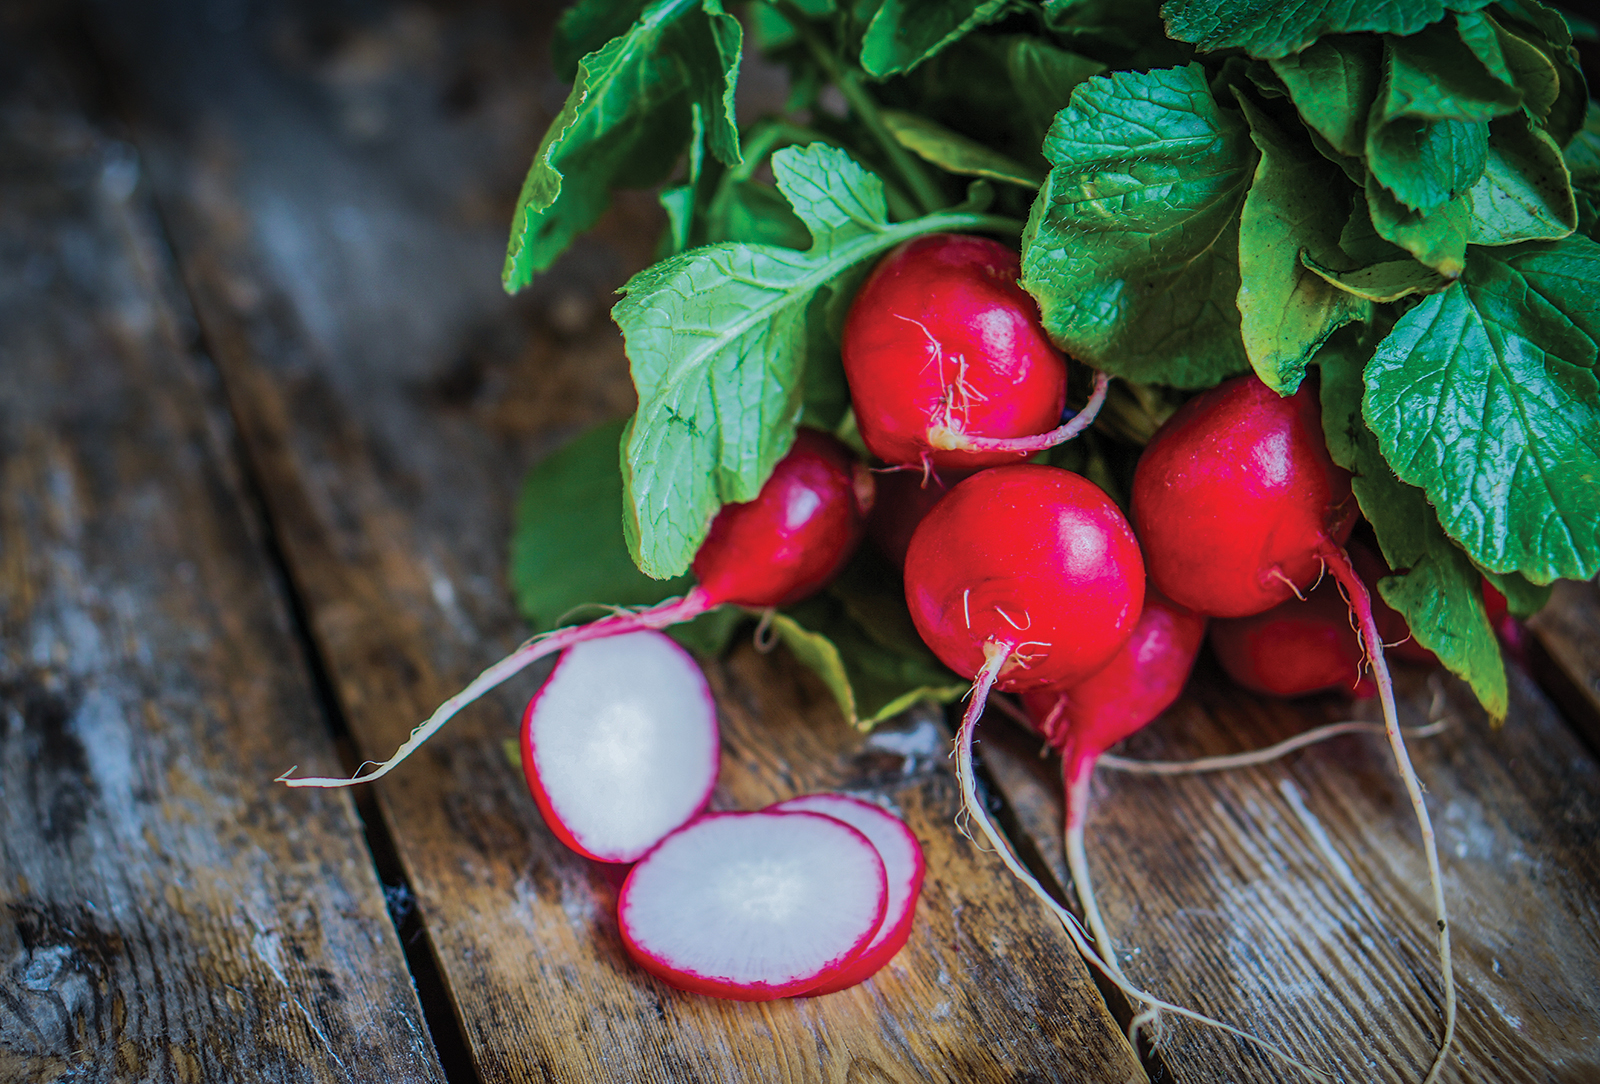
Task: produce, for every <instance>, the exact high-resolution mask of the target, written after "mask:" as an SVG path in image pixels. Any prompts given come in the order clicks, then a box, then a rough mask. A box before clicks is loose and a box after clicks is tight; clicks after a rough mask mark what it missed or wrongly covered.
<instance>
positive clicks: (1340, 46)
mask: <svg viewBox="0 0 1600 1084" xmlns="http://www.w3.org/2000/svg"><path fill="white" fill-rule="evenodd" d="M1272 70H1273V71H1274V72H1276V73H1277V75H1278V78H1280V79H1282V80H1283V83H1284V86H1285V87H1287V88H1288V90H1289V97H1290V98H1291V99H1292V100H1293V101H1294V104H1295V108H1296V109H1298V110H1299V111H1300V117H1301V119H1302V120H1304V121H1305V122H1306V126H1307V127H1309V128H1310V129H1311V130H1312V131H1315V132H1317V133H1318V134H1319V135H1321V136H1322V137H1323V138H1324V139H1326V140H1327V141H1328V142H1329V143H1330V144H1332V145H1333V148H1334V149H1335V150H1336V151H1338V152H1339V153H1340V154H1342V155H1345V156H1346V157H1349V158H1359V157H1361V156H1362V154H1364V153H1365V151H1366V144H1367V114H1369V113H1370V112H1372V103H1373V102H1374V101H1376V100H1377V97H1378V83H1379V81H1380V79H1381V77H1382V75H1383V51H1382V47H1381V45H1380V43H1379V40H1378V39H1377V38H1368V37H1332V38H1324V39H1323V40H1321V41H1319V42H1317V43H1316V44H1315V45H1313V46H1311V47H1310V48H1308V49H1306V50H1305V51H1304V52H1301V53H1296V54H1294V55H1292V56H1287V57H1283V58H1281V59H1277V60H1274V61H1272Z"/></svg>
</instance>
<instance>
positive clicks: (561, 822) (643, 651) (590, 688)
mask: <svg viewBox="0 0 1600 1084" xmlns="http://www.w3.org/2000/svg"><path fill="white" fill-rule="evenodd" d="M717 756H718V745H717V708H716V702H715V701H714V700H713V699H712V696H711V689H710V688H709V687H708V686H707V685H706V679H705V675H704V674H702V673H701V672H700V667H699V666H698V665H697V664H696V663H695V661H694V659H692V658H690V657H689V654H688V652H686V651H684V650H683V649H682V648H681V647H679V646H678V645H677V644H675V643H673V642H672V640H671V639H670V638H668V637H666V636H664V635H662V634H661V633H659V632H630V633H625V634H622V635H619V636H610V637H607V638H605V639H601V640H590V641H588V642H587V643H581V644H577V645H574V646H573V647H569V648H568V649H567V650H565V651H563V652H562V653H561V656H560V658H558V659H557V660H556V665H555V669H554V670H552V671H551V672H550V677H549V678H547V679H546V680H545V683H544V685H542V686H541V687H540V689H539V691H538V692H537V693H535V694H534V697H533V699H532V700H531V701H530V702H529V703H528V710H527V711H526V712H525V713H524V714H523V717H522V767H523V771H524V772H525V773H526V774H527V776H528V787H529V789H530V790H532V791H533V798H534V801H536V802H538V803H539V812H541V813H543V814H544V819H545V822H546V823H547V824H549V825H550V829H551V831H553V832H555V834H556V835H557V836H559V837H560V838H561V841H562V842H563V843H565V844H567V846H569V847H571V848H572V849H573V850H575V851H577V852H578V853H579V854H583V855H587V856H588V857H590V858H596V859H599V860H600V861H602V862H633V861H636V860H638V859H639V858H641V857H642V856H643V855H644V854H645V853H646V852H647V851H649V850H650V848H652V847H654V846H655V845H656V844H657V843H659V842H661V840H662V839H663V838H664V837H665V836H666V835H667V834H668V833H669V832H672V831H673V830H675V829H677V828H679V827H681V826H682V825H684V824H686V823H687V822H688V821H689V820H690V819H691V818H693V817H694V816H695V814H697V813H699V812H700V810H702V809H703V808H705V804H706V802H707V801H709V800H710V798H711V788H712V787H713V786H714V785H715V784H716V781H717Z"/></svg>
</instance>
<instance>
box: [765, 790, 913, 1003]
mask: <svg viewBox="0 0 1600 1084" xmlns="http://www.w3.org/2000/svg"><path fill="white" fill-rule="evenodd" d="M767 808H768V809H769V810H770V811H771V812H773V813H797V812H805V813H821V814H823V815H824V816H828V817H833V818H835V819H837V820H841V821H844V822H845V823H846V824H848V825H849V826H850V827H852V828H854V829H855V830H856V831H858V832H860V833H861V834H862V835H864V836H866V837H867V839H868V840H869V841H870V842H871V843H872V845H873V846H874V847H876V848H877V849H878V857H879V858H882V859H883V869H884V873H885V875H886V876H887V877H888V879H889V899H888V903H887V904H886V905H885V907H884V913H883V924H882V925H881V926H879V927H878V932H877V933H875V934H873V935H872V940H871V941H869V942H868V943H867V947H866V948H864V949H862V950H861V955H860V956H858V957H856V959H855V961H854V962H853V963H851V964H850V965H849V966H847V967H846V968H845V969H844V970H843V971H842V972H840V973H839V974H838V975H835V976H834V977H833V978H830V979H827V980H825V981H824V982H823V983H822V984H821V985H820V986H817V987H815V988H813V989H810V990H807V991H806V996H811V995H814V994H831V993H833V992H834V991H835V990H843V989H845V988H846V987H850V986H854V985H855V984H856V983H858V982H861V981H863V980H865V979H867V978H870V977H871V976H872V975H874V974H876V973H877V971H878V969H879V968H881V967H882V966H883V965H884V964H886V963H888V962H889V961H890V960H891V959H893V958H894V954H895V953H897V952H899V951H900V950H901V949H902V948H904V947H905V943H906V941H907V940H909V939H910V937H911V920H912V918H914V917H915V916H916V912H917V896H918V895H919V894H920V893H921V892H922V875H923V873H924V871H925V870H926V868H927V867H926V864H925V863H924V862H923V859H922V844H920V843H918V842H917V837H916V836H915V835H914V834H913V833H912V831H911V829H910V828H907V827H906V823H905V821H902V820H901V819H900V818H899V817H896V816H895V815H894V814H893V813H890V812H888V811H887V810H884V809H881V808H879V807H878V806H875V805H873V804H872V803H871V802H863V801H862V800H861V799H859V798H852V797H850V796H849V795H845V794H807V795H803V796H802V797H799V798H790V799H789V800H788V801H786V802H779V803H778V804H777V805H773V806H768V807H767Z"/></svg>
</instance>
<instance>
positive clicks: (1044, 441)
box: [928, 373, 1111, 455]
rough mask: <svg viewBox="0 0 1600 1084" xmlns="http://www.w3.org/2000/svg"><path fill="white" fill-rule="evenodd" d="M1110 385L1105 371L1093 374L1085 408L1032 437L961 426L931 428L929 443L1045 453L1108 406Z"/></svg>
mask: <svg viewBox="0 0 1600 1084" xmlns="http://www.w3.org/2000/svg"><path fill="white" fill-rule="evenodd" d="M1110 387H1111V378H1110V377H1109V376H1107V375H1106V374H1105V373H1095V374H1094V391H1093V392H1091V393H1090V395H1089V401H1088V402H1087V403H1085V404H1084V407H1083V409H1082V410H1080V411H1078V412H1077V413H1076V414H1074V415H1073V416H1072V417H1071V418H1070V419H1069V420H1068V421H1067V422H1066V423H1065V424H1063V425H1059V426H1057V427H1056V428H1054V429H1052V430H1050V431H1049V432H1046V433H1039V434H1037V435H1035V436H1031V437H978V436H973V435H971V434H969V433H963V432H961V431H960V430H958V429H949V428H935V429H930V430H928V443H929V444H931V445H932V446H933V447H935V448H940V449H943V450H945V451H956V450H959V451H964V452H1017V453H1019V454H1022V455H1032V454H1033V453H1034V452H1042V451H1044V450H1046V449H1047V448H1054V447H1055V446H1056V445H1058V444H1065V443H1066V442H1067V441H1069V440H1071V439H1072V438H1073V437H1075V436H1077V435H1078V434H1079V433H1081V432H1083V431H1084V430H1085V429H1087V428H1089V426H1090V425H1092V424H1094V420H1095V418H1096V417H1097V416H1098V415H1099V413H1100V408H1101V407H1102V406H1104V405H1105V402H1106V392H1107V390H1109V388H1110Z"/></svg>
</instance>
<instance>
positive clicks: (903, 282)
mask: <svg viewBox="0 0 1600 1084" xmlns="http://www.w3.org/2000/svg"><path fill="white" fill-rule="evenodd" d="M1021 275H1022V264H1021V260H1020V257H1018V255H1017V253H1016V252H1014V251H1012V250H1011V249H1009V248H1007V247H1006V246H1005V245H1002V244H1000V243H999V242H997V241H990V240H986V239H984V238H981V237H966V236H960V235H957V234H948V233H936V234H928V235H926V236H923V237H918V238H916V239H915V240H911V241H907V242H906V243H905V244H903V245H901V246H900V247H898V248H896V249H894V250H893V251H891V252H890V253H889V254H888V255H887V256H885V257H884V258H883V259H882V260H881V261H879V263H878V265H877V267H875V268H874V269H873V271H872V274H871V275H870V276H869V277H868V278H867V281H866V282H865V283H864V284H863V285H862V287H861V289H860V291H859V292H858V293H857V294H856V297H855V300H854V301H853V302H852V303H851V306H850V314H849V316H848V317H847V318H846V320H845V326H844V336H843V340H842V342H841V344H840V349H841V352H842V355H843V359H844V370H845V378H846V380H847V381H848V382H849V384H850V400H851V403H852V404H853V405H854V407H855V413H856V424H857V425H858V426H860V429H861V437H862V439H863V440H864V441H866V444H867V448H868V449H870V450H871V452H872V454H873V455H876V456H878V457H879V458H880V459H882V460H883V461H884V462H886V463H894V464H907V465H912V466H920V467H922V468H923V470H924V472H925V473H926V472H927V471H929V470H938V471H946V470H949V471H971V470H974V469H976V468H979V467H989V466H996V465H999V464H1002V463H1015V462H1017V461H1018V460H1019V459H1023V458H1026V457H1027V456H1029V455H1031V454H1033V453H1034V452H1037V451H1041V450H1042V449H1044V448H1048V447H1051V446H1052V445H1054V444H1059V443H1061V441H1063V440H1066V439H1067V438H1068V437H1070V436H1073V435H1075V434H1076V433H1078V432H1079V431H1081V430H1082V429H1083V428H1084V427H1086V426H1087V425H1088V424H1089V422H1090V421H1092V420H1093V418H1094V414H1095V413H1096V412H1098V410H1099V408H1100V403H1101V402H1103V401H1104V398H1105V378H1104V377H1101V378H1100V379H1099V381H1098V382H1097V384H1096V389H1095V397H1094V399H1093V401H1092V404H1091V408H1086V409H1085V410H1084V411H1083V412H1081V413H1080V414H1079V415H1078V416H1077V417H1075V418H1073V419H1072V422H1071V423H1069V425H1068V426H1066V427H1060V422H1061V412H1062V409H1063V408H1064V407H1065V405H1066V396H1067V366H1066V361H1065V360H1064V359H1063V358H1062V356H1061V352H1060V351H1058V350H1057V349H1056V348H1055V346H1054V345H1052V344H1051V342H1050V339H1049V337H1048V336H1047V335H1046V334H1045V332H1044V328H1043V326H1042V325H1041V324H1040V322H1039V307H1038V305H1037V304H1036V303H1035V302H1034V300H1033V298H1032V297H1030V296H1029V295H1028V294H1027V293H1026V292H1024V291H1023V289H1022V287H1021V286H1019V285H1018V284H1017V281H1018V279H1019V278H1021ZM1058 427H1060V428H1058Z"/></svg>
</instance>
